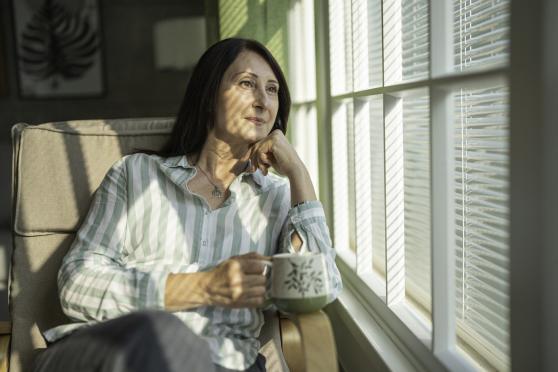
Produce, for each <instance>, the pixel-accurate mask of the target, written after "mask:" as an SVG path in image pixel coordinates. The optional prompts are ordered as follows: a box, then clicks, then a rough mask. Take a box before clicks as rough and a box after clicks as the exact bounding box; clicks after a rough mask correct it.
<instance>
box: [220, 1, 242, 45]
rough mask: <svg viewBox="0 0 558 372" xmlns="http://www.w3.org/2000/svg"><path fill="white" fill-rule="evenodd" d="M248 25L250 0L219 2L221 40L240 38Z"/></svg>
mask: <svg viewBox="0 0 558 372" xmlns="http://www.w3.org/2000/svg"><path fill="white" fill-rule="evenodd" d="M247 23H248V0H234V1H230V0H220V1H219V29H220V33H221V35H220V36H221V39H225V38H227V37H231V36H240V35H239V33H240V32H241V30H243V29H244V27H245V26H246V24H247Z"/></svg>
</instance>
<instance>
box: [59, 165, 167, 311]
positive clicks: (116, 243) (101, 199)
mask: <svg viewBox="0 0 558 372" xmlns="http://www.w3.org/2000/svg"><path fill="white" fill-rule="evenodd" d="M125 159H126V158H123V159H121V160H120V161H118V162H117V163H116V164H114V165H113V166H112V168H111V169H110V170H109V171H108V173H107V174H106V176H105V178H104V179H103V181H102V183H101V185H100V186H99V188H98V189H97V191H96V192H95V195H94V197H93V201H92V204H91V206H90V209H89V213H88V214H87V217H86V218H85V220H84V221H83V223H82V225H81V227H80V229H79V230H78V232H77V235H76V238H75V240H74V242H73V244H72V246H71V247H70V250H69V252H68V253H67V255H66V256H65V258H64V260H63V262H62V266H61V268H60V271H59V272H58V290H59V296H60V302H61V305H62V309H63V311H64V313H65V314H66V315H67V316H68V317H70V318H71V319H73V320H76V321H101V320H105V319H110V318H114V317H116V316H119V315H122V314H126V313H129V312H130V311H133V310H140V309H148V308H150V309H160V308H163V307H164V289H165V284H166V278H167V275H168V273H166V272H163V271H156V270H152V271H149V272H143V271H140V270H137V269H134V268H127V267H125V265H124V262H123V260H124V255H123V248H124V243H125V240H126V231H127V176H126V162H125Z"/></svg>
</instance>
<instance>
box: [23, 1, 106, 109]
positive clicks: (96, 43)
mask: <svg viewBox="0 0 558 372" xmlns="http://www.w3.org/2000/svg"><path fill="white" fill-rule="evenodd" d="M12 9H13V15H14V22H13V23H14V39H15V43H14V45H15V48H16V53H15V54H16V59H17V61H16V64H17V81H18V86H19V94H20V96H21V97H22V98H43V99H45V98H46V99H48V98H89V97H100V96H102V95H103V94H104V85H105V82H104V72H103V70H104V69H103V54H102V37H101V23H100V16H99V14H100V10H99V0H12Z"/></svg>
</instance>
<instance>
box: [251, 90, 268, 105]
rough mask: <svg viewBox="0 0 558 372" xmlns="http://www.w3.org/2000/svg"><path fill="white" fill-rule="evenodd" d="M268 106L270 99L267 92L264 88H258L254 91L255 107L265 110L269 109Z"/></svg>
mask: <svg viewBox="0 0 558 372" xmlns="http://www.w3.org/2000/svg"><path fill="white" fill-rule="evenodd" d="M267 104H268V97H267V94H266V92H265V89H262V88H258V89H256V90H255V91H254V103H253V106H254V107H257V108H260V109H265V108H266V107H267Z"/></svg>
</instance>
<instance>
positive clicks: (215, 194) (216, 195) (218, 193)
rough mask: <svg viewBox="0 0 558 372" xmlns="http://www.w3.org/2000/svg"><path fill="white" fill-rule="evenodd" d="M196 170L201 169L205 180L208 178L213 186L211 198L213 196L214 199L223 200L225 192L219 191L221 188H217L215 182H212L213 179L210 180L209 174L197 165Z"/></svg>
mask: <svg viewBox="0 0 558 372" xmlns="http://www.w3.org/2000/svg"><path fill="white" fill-rule="evenodd" d="M196 168H197V169H199V170H200V171H201V172H202V173H203V175H204V176H205V178H207V180H208V181H209V183H210V184H212V185H213V191H211V196H213V197H214V198H218V199H222V198H223V192H221V189H219V187H217V185H216V184H214V183H213V181H211V178H209V175H208V174H207V173H205V171H204V170H203V169H201V167H200V166H199V165H196Z"/></svg>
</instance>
